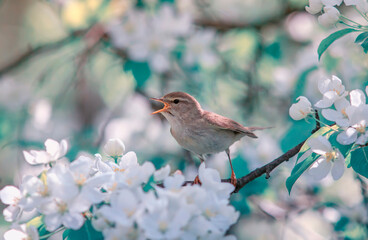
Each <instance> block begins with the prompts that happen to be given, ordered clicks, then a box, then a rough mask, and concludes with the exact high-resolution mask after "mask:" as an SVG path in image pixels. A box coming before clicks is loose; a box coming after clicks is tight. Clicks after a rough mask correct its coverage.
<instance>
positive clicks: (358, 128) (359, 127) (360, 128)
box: [355, 124, 366, 133]
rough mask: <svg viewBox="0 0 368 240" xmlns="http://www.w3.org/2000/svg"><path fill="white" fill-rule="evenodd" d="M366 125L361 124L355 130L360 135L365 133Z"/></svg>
mask: <svg viewBox="0 0 368 240" xmlns="http://www.w3.org/2000/svg"><path fill="white" fill-rule="evenodd" d="M365 128H366V126H365V124H359V125H358V126H357V127H356V128H355V129H356V130H357V131H358V132H360V133H365Z"/></svg>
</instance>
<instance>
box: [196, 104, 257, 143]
mask: <svg viewBox="0 0 368 240" xmlns="http://www.w3.org/2000/svg"><path fill="white" fill-rule="evenodd" d="M203 118H204V120H205V121H206V122H207V123H208V124H210V125H213V126H214V127H218V128H221V129H225V130H229V131H233V132H235V133H242V134H245V135H247V136H248V137H251V138H257V136H256V135H255V134H254V133H252V129H250V128H247V127H244V126H243V125H241V124H240V123H237V122H235V121H234V120H231V119H230V118H227V117H224V116H221V115H219V114H216V113H213V112H208V111H203ZM254 130H256V129H254ZM254 130H253V131H254Z"/></svg>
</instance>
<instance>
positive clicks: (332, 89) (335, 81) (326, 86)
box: [314, 76, 348, 108]
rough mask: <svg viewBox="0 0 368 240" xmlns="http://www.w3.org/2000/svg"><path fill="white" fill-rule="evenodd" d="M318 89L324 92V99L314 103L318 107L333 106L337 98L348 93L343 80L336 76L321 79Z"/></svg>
mask: <svg viewBox="0 0 368 240" xmlns="http://www.w3.org/2000/svg"><path fill="white" fill-rule="evenodd" d="M318 89H319V91H320V92H321V93H322V94H323V99H322V100H319V101H318V102H317V103H316V104H315V105H314V106H316V107H318V108H328V107H331V105H332V104H334V102H335V101H336V100H338V99H341V98H344V97H346V96H347V95H348V93H347V92H346V91H345V87H344V85H343V84H342V82H341V80H340V79H339V78H338V77H336V76H332V79H324V80H322V79H321V80H320V81H319V82H318Z"/></svg>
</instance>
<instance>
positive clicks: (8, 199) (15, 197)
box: [0, 186, 21, 205]
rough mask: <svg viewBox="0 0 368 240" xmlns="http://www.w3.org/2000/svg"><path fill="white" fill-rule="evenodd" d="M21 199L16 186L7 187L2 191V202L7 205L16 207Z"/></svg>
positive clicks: (0, 198) (0, 191)
mask: <svg viewBox="0 0 368 240" xmlns="http://www.w3.org/2000/svg"><path fill="white" fill-rule="evenodd" d="M20 198H21V193H20V191H19V189H18V188H16V187H14V186H5V187H4V188H3V189H1V190H0V200H1V201H2V202H3V203H4V204H7V205H16V204H17V203H18V201H19V199H20Z"/></svg>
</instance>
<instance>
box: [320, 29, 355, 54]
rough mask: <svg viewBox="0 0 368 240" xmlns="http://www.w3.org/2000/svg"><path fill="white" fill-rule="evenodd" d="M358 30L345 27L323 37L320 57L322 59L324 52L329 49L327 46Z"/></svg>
mask: <svg viewBox="0 0 368 240" xmlns="http://www.w3.org/2000/svg"><path fill="white" fill-rule="evenodd" d="M356 31H358V30H356V29H353V28H344V29H342V30H339V31H337V32H334V33H332V34H331V35H330V36H328V37H327V38H325V39H323V40H322V42H321V43H320V44H319V46H318V50H317V52H318V59H321V56H322V54H323V53H324V52H325V51H326V50H327V48H328V47H329V46H330V45H331V44H332V43H333V42H334V41H336V40H337V39H339V38H341V37H343V36H345V35H346V34H348V33H351V32H356Z"/></svg>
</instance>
